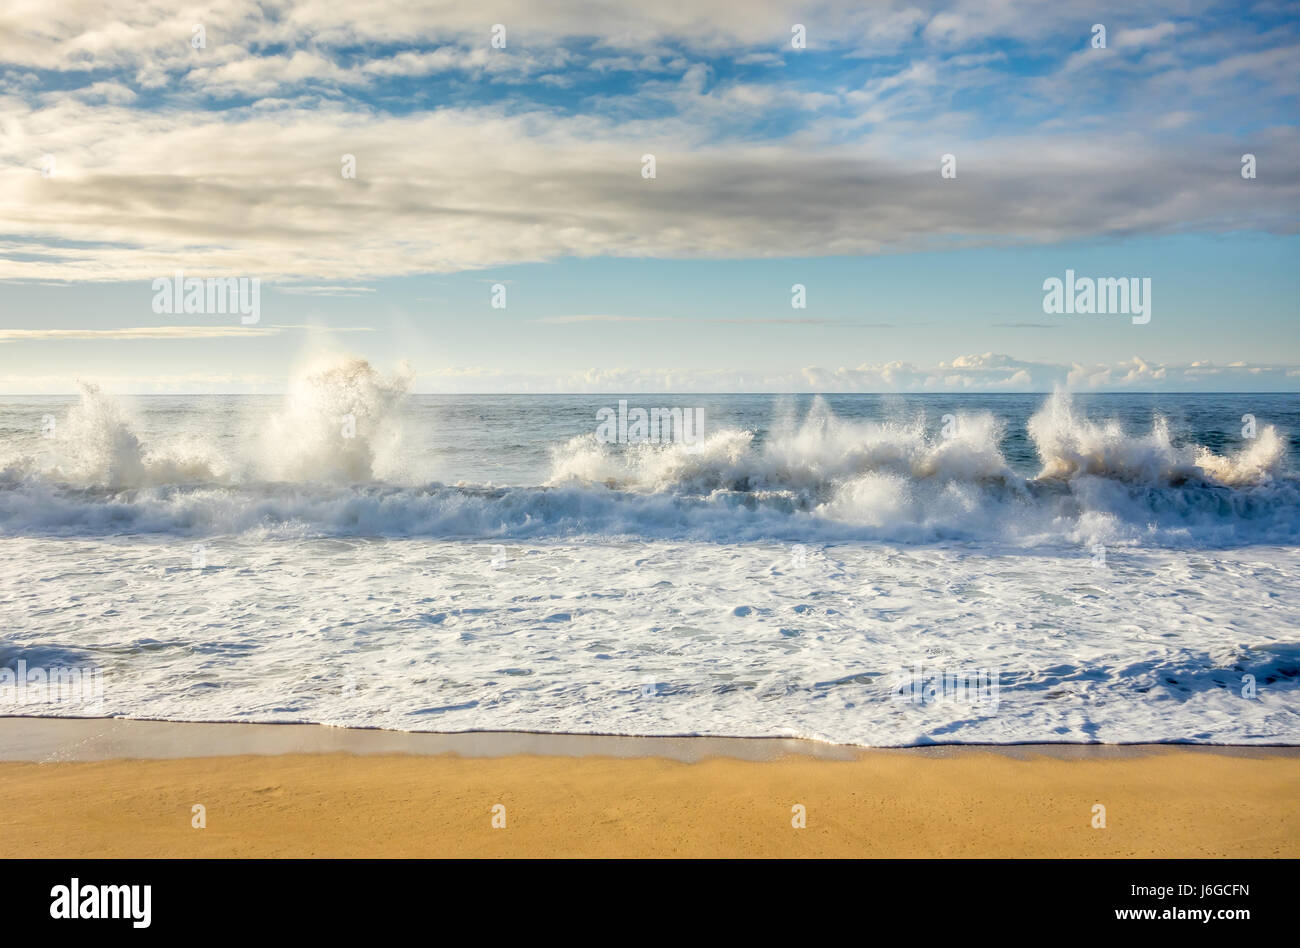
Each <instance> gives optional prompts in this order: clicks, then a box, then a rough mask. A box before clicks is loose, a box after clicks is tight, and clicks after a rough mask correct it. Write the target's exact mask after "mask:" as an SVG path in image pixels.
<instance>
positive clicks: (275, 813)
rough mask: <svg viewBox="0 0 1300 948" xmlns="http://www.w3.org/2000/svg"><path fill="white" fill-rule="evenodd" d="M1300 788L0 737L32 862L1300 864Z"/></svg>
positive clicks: (514, 748)
mask: <svg viewBox="0 0 1300 948" xmlns="http://www.w3.org/2000/svg"><path fill="white" fill-rule="evenodd" d="M294 747H296V748H297V749H298V750H299V751H300V752H296V753H295V752H284V750H285V748H294ZM339 748H345V749H339ZM521 750H522V751H526V752H521ZM302 751H305V752H302ZM114 754H120V755H121V756H111V755H114ZM1297 786H1300V753H1298V752H1297V749H1296V748H1249V749H1246V748H1230V747H1228V748H1208V747H1175V746H1129V747H1115V746H1104V745H1102V746H1080V745H1036V746H1018V747H1004V748H985V747H968V748H958V747H940V748H918V749H906V750H859V749H852V748H842V747H827V746H824V745H817V744H811V743H808V742H800V741H754V740H737V739H709V738H664V739H653V738H651V739H646V738H640V739H635V738H631V739H630V738H601V737H583V736H564V735H514V734H475V735H430V734H424V735H413V734H393V733H391V732H375V731H347V730H344V729H330V728H317V727H311V726H304V727H294V726H259V725H204V724H165V723H156V722H122V721H111V722H103V721H100V722H95V721H53V722H51V721H48V720H39V721H34V720H25V719H19V718H9V719H3V721H0V830H2V831H3V832H4V834H5V838H6V840H7V841H8V845H7V846H6V851H7V852H9V853H11V854H15V855H17V854H21V855H26V856H51V857H54V856H59V857H168V856H182V857H184V856H196V857H198V856H216V857H255V856H272V857H291V856H301V857H373V856H378V857H446V856H469V857H544V856H575V857H619V856H642V857H644V856H649V857H680V856H685V857H705V856H714V857H716V856H756V857H791V856H793V857H810V856H831V857H859V856H893V857H926V856H947V857H988V856H993V857H1030V856H1048V857H1077V856H1083V857H1087V856H1096V857H1104V856H1116V857H1120V856H1138V857H1205V856H1209V857H1218V856H1225V857H1226V856H1259V857H1295V856H1300V812H1297V808H1296V806H1295V794H1296V787H1297ZM1097 804H1101V805H1102V806H1104V807H1105V817H1106V826H1105V828H1094V827H1093V825H1092V824H1093V821H1094V814H1093V808H1094V806H1095V805H1097ZM196 805H197V806H201V807H203V811H202V813H203V816H204V817H205V822H206V826H205V827H204V828H195V827H194V826H193V823H194V822H195V820H196V816H195V810H194V807H195V806H196ZM497 807H504V814H503V813H502V811H501V810H500V809H495V810H494V808H497ZM797 807H802V808H803V813H804V815H805V819H806V826H805V827H804V828H796V827H795V826H794V825H793V823H794V822H797V821H798V820H797V817H798V815H799V813H798V810H797V809H796V808H797ZM502 817H504V824H505V825H504V826H501V827H494V825H493V824H494V822H496V823H498V824H499V823H501V822H502Z"/></svg>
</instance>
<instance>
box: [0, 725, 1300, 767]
mask: <svg viewBox="0 0 1300 948" xmlns="http://www.w3.org/2000/svg"><path fill="white" fill-rule="evenodd" d="M1165 749H1174V750H1178V751H1184V752H1188V753H1213V754H1220V755H1225V756H1232V757H1257V758H1263V757H1275V756H1281V757H1296V758H1300V745H1295V744H1193V743H1181V742H1176V741H1154V742H1133V743H1126V744H1106V743H1100V742H1094V743H1081V742H1073V741H1052V742H1042V741H1023V742H1018V743H1010V744H971V743H948V744H939V743H935V744H912V745H905V746H897V747H870V746H863V745H858V744H832V743H827V742H823V741H816V740H812V739H809V738H801V737H729V736H728V737H723V736H716V735H689V734H681V735H630V734H584V733H572V732H554V731H493V730H482V731H392V730H385V729H383V728H354V727H335V726H333V725H329V724H300V723H288V722H286V723H261V722H245V721H169V720H154V719H140V718H79V717H34V716H25V715H6V716H0V762H2V761H15V762H18V761H23V762H32V763H48V762H57V761H70V762H71V761H79V762H87V761H97V760H116V759H129V760H157V759H181V758H203V757H237V756H245V755H252V756H277V755H283V754H337V753H345V754H355V755H361V756H366V755H384V754H407V755H413V756H436V755H440V754H456V755H458V756H461V757H472V758H477V757H506V756H512V755H518V754H526V755H532V756H544V757H616V758H635V757H654V758H664V759H668V760H675V761H679V762H682V763H694V762H697V761H700V760H705V759H707V758H711V757H725V758H731V759H736V760H747V761H770V760H776V759H779V758H781V757H784V756H798V757H809V758H813V759H817V760H857V759H860V758H861V757H862V756H863V755H869V754H875V753H905V754H912V755H917V756H939V757H942V756H951V755H954V754H963V753H968V752H976V751H983V752H991V753H998V754H1001V755H1004V756H1007V757H1012V758H1017V759H1023V758H1027V757H1051V758H1055V759H1060V760H1079V759H1121V758H1131V757H1139V756H1143V755H1145V754H1150V753H1153V752H1157V751H1160V750H1165Z"/></svg>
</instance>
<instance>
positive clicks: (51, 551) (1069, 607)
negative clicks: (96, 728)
mask: <svg viewBox="0 0 1300 948" xmlns="http://www.w3.org/2000/svg"><path fill="white" fill-rule="evenodd" d="M620 399H624V400H626V401H627V402H628V403H629V405H632V406H639V407H642V408H645V409H647V410H648V409H651V408H655V407H664V408H681V409H682V410H683V412H686V411H690V412H692V413H696V412H699V413H700V414H702V416H703V419H704V424H703V430H702V432H700V434H699V437H693V438H691V439H690V441H689V443H687V442H672V441H668V442H667V443H656V444H636V443H617V442H615V443H611V442H610V441H609V440H608V439H603V438H601V437H598V435H597V432H598V430H599V421H598V418H600V417H601V414H600V413H601V412H602V410H606V412H608V410H609V409H615V410H617V407H618V402H619V400H620ZM692 416H693V417H694V414H693V415H692ZM605 417H608V413H607V414H606V415H605ZM1298 434H1300V396H1298V395H1290V394H1269V395H1265V394H1241V395H1223V394H1214V395H1208V394H1207V395H1196V394H1192V395H1188V394H1178V395H1152V394H1106V395H1099V394H1098V395H1087V396H1084V395H1073V396H1072V395H1068V394H1065V393H1056V394H1054V395H1042V394H1037V395H1029V394H1025V395H978V394H968V395H939V394H934V395H828V396H825V397H815V396H804V395H799V396H790V395H786V396H781V395H762V394H759V395H674V394H653V395H649V394H647V395H640V394H636V393H612V394H610V395H609V396H593V395H583V396H553V395H531V396H523V395H499V396H432V395H412V394H409V393H408V392H407V391H406V381H405V380H404V379H403V378H400V377H385V376H383V375H381V374H380V373H378V372H376V371H375V370H374V369H372V368H371V367H370V366H369V365H367V364H366V363H364V362H362V361H360V360H352V361H346V360H345V361H343V362H341V363H338V364H336V365H334V366H332V367H329V368H327V369H324V370H319V371H314V372H309V373H306V374H304V376H303V377H301V378H299V379H297V380H295V381H294V383H293V385H292V386H290V389H289V391H288V392H287V393H286V394H285V395H284V396H274V397H272V396H222V395H206V396H138V397H116V398H114V397H109V396H108V395H105V394H104V393H102V392H100V391H98V390H97V389H95V388H93V387H89V386H88V387H85V388H83V389H82V391H81V393H80V395H78V396H71V397H53V396H26V397H17V396H5V397H3V398H0V555H2V556H3V557H4V567H3V569H0V675H3V670H4V669H10V670H11V672H10V681H9V685H10V686H9V687H8V688H6V687H5V685H6V680H5V679H4V678H2V677H0V713H13V714H41V715H79V716H84V715H90V714H93V715H109V716H124V717H137V718H158V719H170V720H183V721H189V720H195V721H261V722H317V723H325V724H332V725H341V726H359V727H383V728H394V729H401V730H426V731H462V730H479V729H483V730H495V729H510V730H534V731H553V732H587V733H617V734H713V735H738V736H759V735H780V736H799V737H810V738H815V739H819V740H827V741H836V742H845V743H857V744H864V745H878V746H893V745H910V744H918V743H934V742H999V743H1001V742H1022V741H1106V742H1127V741H1192V742H1208V743H1215V742H1224V743H1228V742H1231V743H1296V742H1297V740H1300V687H1298V685H1297V681H1298V680H1300V632H1297V627H1298V625H1300V607H1298V606H1297V604H1296V601H1295V598H1296V597H1295V592H1294V591H1295V589H1296V588H1297V573H1298V572H1300V477H1298V476H1297V470H1296V467H1295V462H1294V459H1295V457H1296V448H1297V447H1300V445H1298V444H1297V442H1296V436H1297V435H1298ZM20 662H21V663H23V667H24V668H26V669H44V670H50V669H78V668H81V669H93V670H94V672H95V674H97V675H98V676H99V678H98V679H97V680H98V682H99V685H100V690H99V695H98V697H97V698H96V701H95V703H94V705H93V707H92V706H90V705H88V704H86V703H85V702H82V703H78V702H76V701H73V700H64V699H63V698H60V697H59V696H58V695H57V694H55V693H54V690H53V689H52V688H47V689H46V691H45V692H41V691H40V689H29V690H28V691H27V692H26V698H25V699H24V700H22V701H19V700H18V698H17V695H18V692H17V689H16V688H15V687H14V686H13V682H12V679H13V677H14V673H13V671H12V670H15V669H17V668H18V667H19V663H20ZM963 682H965V683H970V682H982V683H983V684H982V685H980V686H979V687H977V688H973V689H972V688H967V687H951V686H952V685H954V684H956V685H960V684H961V683H963ZM990 683H991V685H992V686H991V687H989V685H990ZM33 695H35V696H36V698H33V697H32V696H33ZM42 695H44V697H43V698H42V697H41V696H42ZM6 701H8V705H6Z"/></svg>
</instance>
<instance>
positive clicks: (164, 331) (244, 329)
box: [0, 325, 374, 343]
mask: <svg viewBox="0 0 1300 948" xmlns="http://www.w3.org/2000/svg"><path fill="white" fill-rule="evenodd" d="M287 330H301V331H304V332H312V333H344V332H374V330H373V329H372V328H371V327H368V326H307V325H302V326H289V325H283V326H281V325H271V326H244V325H231V326H135V327H131V328H124V329H0V343H4V342H62V341H71V340H88V339H89V340H96V341H99V340H127V341H131V340H142V339H153V340H157V339H168V340H177V339H198V340H204V339H225V338H240V337H245V338H253V337H257V336H276V335H279V334H280V333H283V332H285V331H287Z"/></svg>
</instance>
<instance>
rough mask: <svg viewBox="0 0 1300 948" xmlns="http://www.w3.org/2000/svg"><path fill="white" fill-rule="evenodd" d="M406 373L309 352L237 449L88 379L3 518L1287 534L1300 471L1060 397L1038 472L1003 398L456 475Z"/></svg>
mask: <svg viewBox="0 0 1300 948" xmlns="http://www.w3.org/2000/svg"><path fill="white" fill-rule="evenodd" d="M408 378H409V375H408V374H406V373H398V374H397V375H395V376H393V377H391V378H385V377H384V376H382V375H381V374H380V373H379V372H377V371H376V370H375V369H374V368H373V367H372V366H370V365H369V364H368V363H366V362H365V361H363V360H357V359H347V360H343V361H341V362H334V363H330V364H326V365H323V366H322V365H318V366H313V367H311V368H309V369H307V370H305V371H304V372H303V373H301V374H300V376H299V377H298V378H297V379H296V380H295V382H294V384H293V386H292V389H291V391H290V394H289V396H288V397H287V398H286V399H285V401H284V404H283V406H282V407H281V409H280V410H279V411H277V412H275V413H273V414H272V415H271V416H270V417H269V419H267V420H265V421H263V422H260V423H259V424H257V425H255V426H253V427H252V428H250V429H249V431H248V433H246V434H245V435H244V436H243V440H238V441H236V442H234V444H233V446H232V447H231V448H230V449H229V454H230V455H231V456H227V457H222V456H220V455H219V452H218V451H217V450H216V449H215V448H214V447H212V445H210V444H205V443H203V439H202V438H201V437H200V436H199V435H196V434H195V433H193V432H191V431H186V430H182V431H179V432H176V431H173V432H170V433H168V435H169V436H167V437H164V436H155V437H154V438H153V440H152V441H151V442H150V443H146V439H145V438H144V437H143V436H142V435H141V434H139V433H138V432H139V431H140V430H141V429H140V423H139V421H138V420H137V419H135V418H133V417H132V415H131V414H130V412H128V411H127V409H126V408H124V407H123V406H122V405H121V404H119V403H118V402H117V401H115V400H113V399H111V398H109V397H107V396H106V395H104V394H103V393H102V392H100V391H99V390H98V389H96V388H94V387H93V386H86V387H84V388H83V391H82V394H81V398H80V400H79V402H78V403H77V404H76V405H74V406H73V407H72V408H71V409H70V411H68V413H67V415H66V417H65V418H64V419H63V420H62V422H61V423H60V424H59V425H58V429H57V430H58V437H57V438H56V439H55V440H54V442H53V445H52V448H51V451H50V453H49V456H48V457H47V458H45V459H44V460H41V459H38V458H36V457H33V456H25V457H21V458H9V459H8V460H7V461H5V462H4V468H3V473H0V532H9V533H15V532H27V531H36V532H40V531H49V532H54V533H62V534H76V533H78V532H81V531H85V532H90V533H100V532H123V531H124V532H167V531H176V532H181V533H185V534H187V535H188V534H205V533H210V534H221V533H239V532H243V531H247V530H268V529H269V530H273V531H279V532H286V531H288V532H295V533H304V534H341V535H377V536H421V535H424V536H470V537H472V536H481V537H498V538H500V537H512V536H515V537H525V536H532V537H537V536H546V535H556V536H573V535H581V534H595V535H610V534H619V535H630V536H644V537H664V538H670V537H694V538H697V539H710V540H728V539H736V540H746V539H762V538H764V537H767V538H772V539H798V538H801V537H802V538H809V539H813V540H816V539H824V540H849V539H865V540H873V539H885V540H896V541H903V542H931V541H935V540H973V541H980V540H983V541H991V542H999V543H1012V544H1018V545H1022V546H1036V545H1044V544H1046V545H1052V544H1056V545H1071V544H1079V543H1094V542H1119V543H1124V542H1155V543H1166V544H1170V545H1176V546H1185V545H1193V546H1194V545H1197V544H1210V545H1215V544H1224V543H1238V544H1240V543H1252V542H1292V541H1294V540H1295V539H1296V538H1297V537H1300V504H1298V503H1297V497H1298V496H1300V491H1298V489H1297V482H1296V479H1295V478H1294V477H1293V476H1291V475H1289V474H1287V473H1286V463H1287V460H1288V458H1287V455H1286V442H1285V439H1284V438H1283V437H1282V436H1281V434H1280V433H1279V432H1278V431H1277V430H1276V428H1274V427H1273V426H1271V425H1264V426H1262V427H1261V429H1260V431H1259V434H1258V436H1257V438H1256V439H1255V440H1254V441H1253V442H1252V443H1251V444H1250V445H1249V446H1248V447H1246V448H1244V449H1242V450H1240V451H1238V452H1237V453H1234V454H1215V453H1214V452H1212V451H1211V450H1209V449H1208V448H1206V447H1204V446H1201V445H1198V444H1195V443H1184V444H1176V443H1175V442H1174V440H1173V437H1172V435H1171V433H1170V428H1169V426H1168V424H1167V423H1166V422H1165V420H1164V419H1163V418H1160V417H1156V418H1154V419H1153V423H1152V425H1151V429H1150V431H1148V432H1145V433H1130V432H1128V431H1126V430H1125V429H1124V428H1123V426H1121V425H1120V423H1119V422H1118V421H1116V420H1114V419H1104V420H1101V421H1095V420H1092V419H1090V418H1088V417H1086V416H1084V415H1082V414H1081V413H1080V412H1078V411H1077V410H1076V408H1075V406H1074V405H1073V403H1072V401H1071V400H1070V398H1069V397H1068V396H1066V395H1064V394H1059V393H1058V394H1057V395H1054V396H1052V397H1050V398H1048V399H1047V400H1046V401H1045V403H1044V404H1043V406H1042V407H1041V408H1040V410H1039V411H1038V412H1037V413H1036V414H1034V415H1033V416H1032V417H1031V418H1030V419H1029V422H1028V426H1027V427H1028V433H1029V435H1030V437H1031V438H1032V441H1033V444H1034V446H1035V448H1036V450H1037V453H1038V457H1039V461H1040V470H1039V473H1038V474H1037V476H1029V477H1026V476H1022V475H1019V474H1017V473H1015V472H1014V471H1013V470H1012V469H1011V468H1010V466H1009V465H1008V463H1007V461H1006V459H1005V458H1004V456H1003V454H1002V452H1001V448H1000V445H1001V444H1002V443H1003V440H1004V436H1005V431H1004V427H1003V424H1004V423H1003V422H1001V421H999V420H998V419H996V418H994V416H993V415H992V414H990V413H988V412H980V413H961V412H956V413H954V414H953V415H952V416H951V417H945V418H944V419H942V423H939V421H940V420H939V419H927V418H926V417H925V416H923V415H917V416H913V417H901V416H900V417H897V418H887V419H884V420H880V421H859V420H844V419H840V418H838V417H836V416H835V414H834V413H833V412H832V411H831V409H830V407H829V406H828V405H827V404H826V403H825V402H824V401H822V400H820V399H818V400H816V401H814V403H813V405H812V407H811V409H810V410H809V411H808V413H807V414H806V416H805V417H804V418H802V419H796V418H794V417H793V416H792V415H787V416H786V417H784V418H780V417H778V419H777V421H776V422H775V423H774V424H773V425H772V427H771V428H770V430H768V431H767V432H765V433H760V432H757V431H753V430H742V429H737V428H722V429H719V430H716V431H713V432H711V433H709V434H708V435H707V436H706V437H704V438H702V439H701V440H700V441H698V442H696V443H693V444H680V443H669V444H640V445H627V446H623V445H610V444H607V443H604V442H602V441H600V440H598V439H597V438H596V437H595V435H594V434H592V433H588V434H584V435H581V436H578V437H574V438H571V439H569V440H568V441H565V442H561V443H558V444H557V445H555V446H554V447H553V448H552V461H551V470H550V473H549V475H548V476H547V477H546V478H545V483H544V484H542V485H541V486H537V487H527V486H524V487H509V488H489V487H481V486H475V485H473V484H461V485H456V486H445V485H442V484H438V483H427V482H423V481H420V480H418V479H417V478H415V477H414V476H413V475H412V474H411V471H410V469H409V466H408V465H407V463H406V461H405V456H404V451H405V450H406V446H405V445H404V444H403V440H402V435H403V416H402V406H403V400H404V395H405V390H406V385H407V381H408Z"/></svg>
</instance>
